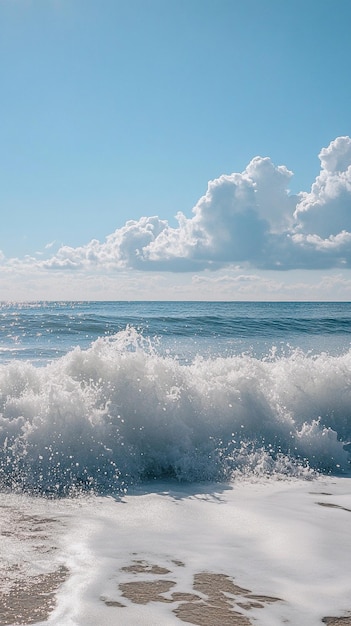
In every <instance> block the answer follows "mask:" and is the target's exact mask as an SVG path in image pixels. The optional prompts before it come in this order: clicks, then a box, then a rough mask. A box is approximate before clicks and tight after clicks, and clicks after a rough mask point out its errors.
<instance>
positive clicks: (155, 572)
mask: <svg viewBox="0 0 351 626" xmlns="http://www.w3.org/2000/svg"><path fill="white" fill-rule="evenodd" d="M326 482H328V484H327V485H324V484H323V483H321V482H319V483H318V482H316V483H314V484H313V487H312V488H311V485H310V484H308V483H296V484H295V485H294V484H291V483H287V484H284V483H281V484H275V483H269V484H267V485H266V484H262V485H260V484H257V485H242V486H240V485H238V486H235V488H233V489H232V488H231V489H227V490H223V491H222V492H216V493H214V494H212V496H210V495H209V494H207V493H202V492H201V490H200V489H198V490H193V491H190V488H189V487H188V488H186V490H185V491H184V493H183V492H181V491H179V492H176V493H174V494H172V495H171V494H169V493H164V494H163V495H161V492H160V491H158V492H157V493H154V492H150V493H149V492H144V491H141V492H140V494H139V495H134V496H126V497H125V498H123V502H122V501H114V500H113V499H112V498H110V499H103V498H97V499H96V498H91V499H89V498H88V499H86V500H84V499H83V500H80V499H77V500H68V501H60V500H57V501H47V502H45V501H43V500H42V499H40V498H29V497H28V498H27V497H20V496H15V495H9V494H7V495H3V496H2V498H1V499H0V546H1V551H0V626H10V625H11V626H13V625H16V626H25V625H29V624H37V623H38V622H39V623H40V626H44V624H46V623H48V620H49V622H50V623H51V624H53V626H97V625H98V626H116V624H123V626H171V625H175V624H177V623H178V624H179V626H180V625H181V624H182V623H188V624H194V625H198V626H267V625H268V626H272V625H273V626H280V625H281V624H287V625H289V626H301V624H308V625H309V626H311V624H313V626H318V624H320V626H322V625H323V624H324V625H326V626H351V611H350V609H351V607H350V605H349V589H350V586H349V576H348V572H349V556H348V555H349V553H350V552H349V549H350V545H351V541H350V539H349V516H350V509H351V506H350V504H351V498H350V495H349V494H350V487H351V483H350V481H349V480H347V479H346V480H340V481H336V480H334V479H330V480H328V481H326ZM325 486H327V487H328V490H326V489H325ZM318 487H319V488H318ZM184 489H185V488H184ZM192 489H193V488H192ZM332 494H333V495H332ZM185 496H186V497H185ZM1 502H2V504H1ZM338 593H339V596H338V595H337V594H338ZM310 599H311V601H310ZM49 618H50V619H49Z"/></svg>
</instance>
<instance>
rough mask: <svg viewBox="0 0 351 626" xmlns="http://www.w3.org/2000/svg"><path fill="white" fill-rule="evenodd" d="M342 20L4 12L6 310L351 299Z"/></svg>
mask: <svg viewBox="0 0 351 626" xmlns="http://www.w3.org/2000/svg"><path fill="white" fill-rule="evenodd" d="M350 23H351V3H350V2H349V0H337V1H335V2H331V1H330V0H308V1H307V2H306V0H305V1H304V2H301V1H300V0H284V1H282V0H245V1H243V0H241V1H239V0H230V1H229V0H216V1H214V0H211V1H210V0H186V1H185V0H128V2H121V1H119V0H103V2H97V0H0V73H1V86H2V89H1V98H0V111H1V120H2V124H1V131H0V133H1V134H0V171H1V185H0V207H1V214H2V224H1V231H0V250H1V256H0V261H1V265H0V299H2V300H7V299H15V300H25V299H37V298H51V299H62V298H74V297H77V298H84V299H95V298H96V299H104V298H106V299H153V298H156V299H163V298H164V299H170V298H176V299H177V298H185V299H192V298H195V299H217V298H218V299H234V300H236V299H263V300H265V299H267V300H270V299H274V300H277V299H278V300H279V299H283V300H284V299H289V300H294V299H310V298H311V299H316V300H318V299H344V300H349V299H350V294H351V291H350V290H351V254H350V253H351V235H350V238H349V237H348V234H349V233H350V232H351V148H350V145H351V143H350V140H349V136H350V135H351V119H350V117H351V116H350V101H351V93H350V92H351V86H350V80H349V61H350V58H351V39H350V36H349V26H350ZM323 150H324V152H323ZM321 151H322V152H321ZM318 155H320V156H318ZM321 155H322V156H321ZM255 157H262V158H261V160H257V159H256V160H255ZM335 163H338V165H337V166H335ZM340 163H342V166H341V165H340ZM209 181H213V182H212V183H210V185H209ZM313 185H314V187H313V188H312V186H313ZM349 214H350V217H349ZM155 216H156V217H155ZM177 216H178V217H177ZM131 220H132V221H133V222H131Z"/></svg>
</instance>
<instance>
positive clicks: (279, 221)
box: [38, 137, 351, 271]
mask: <svg viewBox="0 0 351 626" xmlns="http://www.w3.org/2000/svg"><path fill="white" fill-rule="evenodd" d="M319 159H320V162H321V170H320V173H319V175H318V176H317V178H316V180H315V181H314V183H313V184H312V186H311V190H310V191H309V192H307V191H303V192H301V193H299V194H297V195H293V194H291V193H290V191H289V184H290V180H291V177H292V176H293V174H292V172H291V171H290V170H288V169H287V168H286V167H285V166H284V165H278V166H276V165H275V164H274V163H273V162H272V161H271V159H270V158H269V157H259V156H258V157H255V158H254V159H252V161H251V162H250V163H249V164H248V165H247V167H246V168H245V170H244V171H243V172H241V173H238V172H235V173H232V174H230V175H222V176H220V177H219V178H216V179H215V180H212V181H210V182H209V183H208V187H207V191H206V193H205V194H204V195H203V196H202V197H201V198H200V199H199V201H198V202H197V204H196V205H195V206H194V208H193V209H192V214H191V216H190V217H187V216H186V215H184V214H183V213H178V214H177V216H176V219H177V226H176V227H171V226H170V224H169V223H168V222H167V221H166V220H162V219H160V218H159V217H157V216H153V217H142V218H141V219H139V220H129V221H128V222H126V224H125V225H124V226H123V227H122V228H118V229H117V230H116V231H115V232H113V233H111V234H110V235H108V236H107V237H106V240H105V241H103V242H100V241H98V240H96V239H93V240H92V241H90V242H89V243H87V244H86V245H84V246H81V247H77V248H73V247H69V246H62V247H61V248H59V250H58V251H57V252H56V254H54V255H52V256H51V257H49V258H47V259H46V260H41V261H40V262H39V261H38V263H41V267H43V268H45V269H70V270H77V269H89V268H90V269H91V268H94V267H97V268H105V269H127V268H133V269H139V270H149V271H150V270H157V271H160V270H169V271H197V270H202V269H205V268H209V269H218V268H220V267H224V266H226V265H231V264H235V263H239V264H241V265H244V264H245V265H247V266H251V267H256V268H261V269H280V270H283V269H294V268H306V269H312V268H332V267H345V266H347V267H350V266H351V139H350V137H338V138H337V139H335V140H334V141H332V142H331V143H330V144H329V146H328V147H326V148H323V149H322V150H321V152H320V154H319Z"/></svg>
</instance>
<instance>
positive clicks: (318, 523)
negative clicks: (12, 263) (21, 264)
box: [0, 302, 351, 626]
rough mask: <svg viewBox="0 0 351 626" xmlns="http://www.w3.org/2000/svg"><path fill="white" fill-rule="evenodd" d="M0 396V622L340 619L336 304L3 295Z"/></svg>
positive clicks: (342, 404)
mask: <svg viewBox="0 0 351 626" xmlns="http://www.w3.org/2000/svg"><path fill="white" fill-rule="evenodd" d="M0 406H1V408H0V533H1V539H2V544H1V546H2V547H1V549H0V580H1V581H2V585H1V587H0V625H1V626H5V625H10V624H32V623H35V624H54V625H55V626H74V625H75V626H109V625H110V624H111V625H112V624H113V625H115V624H121V625H122V626H128V625H135V626H137V625H139V624H140V625H149V626H157V625H160V626H167V625H168V624H181V623H182V622H183V623H184V622H185V623H192V624H204V625H205V626H211V625H217V624H218V626H223V625H225V624H238V625H242V626H248V625H249V624H261V625H263V626H264V625H269V626H274V625H275V624H283V623H284V624H285V623H286V624H290V625H296V626H297V625H300V624H305V625H306V626H317V624H322V623H329V624H331V625H332V624H335V625H336V624H345V626H346V624H350V623H351V621H350V622H347V621H345V619H349V618H348V617H347V616H348V615H349V614H348V613H347V612H348V611H351V600H350V591H351V589H350V580H351V579H350V576H349V572H350V568H349V562H350V556H351V552H350V550H351V537H350V533H349V530H348V528H349V523H350V519H351V518H350V513H351V489H350V487H351V482H350V478H351V473H350V453H351V443H350V442H351V304H350V303H318V302H313V303H302V302H299V303H254V302H251V303H247V302H245V303H243V302H240V303H236V302H35V303H34V302H33V303H23V304H18V303H5V302H3V303H2V304H1V305H0ZM342 617H344V618H345V619H344V621H339V622H337V621H335V622H333V621H329V622H328V621H324V622H322V620H323V619H325V620H326V619H327V618H328V619H329V620H332V619H334V618H335V619H336V618H338V619H341V618H342Z"/></svg>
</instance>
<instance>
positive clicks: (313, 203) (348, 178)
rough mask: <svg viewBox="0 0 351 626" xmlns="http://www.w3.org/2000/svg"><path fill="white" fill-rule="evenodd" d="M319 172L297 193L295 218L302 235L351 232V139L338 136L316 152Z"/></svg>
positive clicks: (320, 235)
mask: <svg viewBox="0 0 351 626" xmlns="http://www.w3.org/2000/svg"><path fill="white" fill-rule="evenodd" d="M319 158H320V161H321V172H320V174H319V176H317V178H316V180H315V182H314V184H313V185H312V188H311V191H310V192H309V193H305V192H304V193H301V200H300V202H299V203H298V204H297V206H296V210H295V214H294V216H295V219H296V220H297V222H298V225H299V229H300V230H301V231H303V232H304V233H306V234H311V235H318V236H319V237H322V238H324V239H327V238H329V237H330V236H336V235H338V234H339V233H341V232H342V231H346V232H351V139H350V137H338V138H337V139H335V141H332V142H331V143H330V145H329V146H328V148H323V150H321V152H320V154H319Z"/></svg>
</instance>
